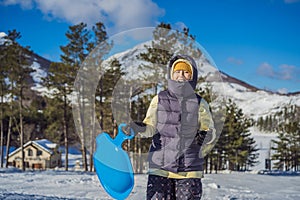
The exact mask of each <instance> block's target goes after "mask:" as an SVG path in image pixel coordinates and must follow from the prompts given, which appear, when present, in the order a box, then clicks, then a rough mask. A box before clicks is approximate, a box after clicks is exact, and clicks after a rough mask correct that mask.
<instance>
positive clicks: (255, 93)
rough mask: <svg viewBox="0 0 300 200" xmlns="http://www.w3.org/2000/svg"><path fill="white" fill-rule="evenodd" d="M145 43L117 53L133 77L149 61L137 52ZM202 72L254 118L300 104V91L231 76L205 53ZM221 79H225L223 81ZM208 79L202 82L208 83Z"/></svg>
mask: <svg viewBox="0 0 300 200" xmlns="http://www.w3.org/2000/svg"><path fill="white" fill-rule="evenodd" d="M144 51H145V48H144V44H140V45H137V46H136V47H134V48H132V49H129V50H127V51H124V52H121V53H118V54H115V55H114V56H113V57H114V58H117V59H118V60H119V61H120V63H121V64H122V66H123V67H124V69H125V71H126V72H127V73H128V74H131V75H132V76H133V79H134V78H135V77H136V76H138V75H140V73H142V72H141V71H139V70H137V69H138V66H139V65H141V64H147V63H145V62H143V61H141V60H139V59H137V55H139V54H140V53H141V52H144ZM196 62H197V65H198V71H199V75H200V76H202V77H205V79H206V80H207V81H208V82H209V83H210V84H211V85H212V86H213V88H212V89H213V92H216V93H217V94H220V95H222V96H225V97H226V98H227V99H229V98H230V99H232V100H233V101H234V102H235V103H236V104H237V106H239V107H240V108H241V109H242V110H243V112H244V114H245V115H246V116H247V117H250V118H253V119H254V120H256V119H258V118H259V117H263V116H266V115H269V114H272V113H275V112H278V111H280V110H281V109H282V108H283V107H285V106H286V105H288V104H293V105H298V106H300V92H298V93H294V94H278V93H273V92H269V91H265V90H262V89H259V88H256V87H254V86H251V85H249V84H247V83H245V82H244V81H241V80H238V79H237V78H234V77H231V76H229V75H228V74H225V73H223V72H220V71H219V70H218V69H217V68H216V67H214V66H213V65H212V64H210V62H209V60H208V59H206V58H205V57H204V56H202V57H201V58H200V59H199V60H197V61H196ZM220 80H221V82H220ZM206 84H207V83H206V82H204V83H203V84H202V85H201V86H202V87H205V85H206Z"/></svg>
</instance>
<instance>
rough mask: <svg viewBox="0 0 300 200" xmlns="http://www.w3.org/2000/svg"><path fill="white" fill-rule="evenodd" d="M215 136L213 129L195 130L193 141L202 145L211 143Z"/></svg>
mask: <svg viewBox="0 0 300 200" xmlns="http://www.w3.org/2000/svg"><path fill="white" fill-rule="evenodd" d="M215 138H216V134H215V131H214V130H213V129H209V130H207V131H200V130H198V131H197V134H196V136H195V141H196V143H197V144H199V145H200V146H202V145H203V144H211V143H212V142H213V141H214V140H215Z"/></svg>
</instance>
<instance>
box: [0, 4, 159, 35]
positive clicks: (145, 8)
mask: <svg viewBox="0 0 300 200" xmlns="http://www.w3.org/2000/svg"><path fill="white" fill-rule="evenodd" d="M2 4H3V5H18V4H19V5H20V6H21V7H22V8H23V9H32V8H33V7H34V8H36V9H39V10H40V11H41V12H42V13H43V14H44V15H45V16H46V17H47V18H48V19H61V20H65V21H67V22H69V23H71V24H77V23H79V22H85V23H87V24H88V25H90V26H91V25H94V24H95V23H96V22H99V21H101V22H103V23H104V24H105V26H106V27H107V28H108V29H109V30H110V32H113V33H116V32H120V31H124V30H128V29H131V28H136V27H145V26H154V25H155V23H156V21H157V19H158V17H160V16H162V15H164V10H163V9H162V8H160V7H158V5H157V4H156V3H154V2H152V0H122V1H120V0H51V1H48V0H47V1H46V0H25V1H24V0H4V1H3V3H2Z"/></svg>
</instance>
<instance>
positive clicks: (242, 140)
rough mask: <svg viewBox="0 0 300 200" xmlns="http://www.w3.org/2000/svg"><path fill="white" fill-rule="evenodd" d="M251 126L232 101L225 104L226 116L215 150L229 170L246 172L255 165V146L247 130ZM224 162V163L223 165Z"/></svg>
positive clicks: (249, 121)
mask: <svg viewBox="0 0 300 200" xmlns="http://www.w3.org/2000/svg"><path fill="white" fill-rule="evenodd" d="M251 125H252V122H251V120H249V119H247V118H246V117H245V116H244V114H243V112H242V110H241V109H239V108H238V107H237V106H236V104H235V103H234V102H232V100H230V99H229V101H228V104H227V115H226V119H225V123H224V127H223V132H222V134H221V136H220V139H219V140H218V143H219V145H218V143H217V147H218V148H220V149H217V151H218V152H219V153H221V155H222V156H223V158H222V159H224V160H223V163H222V165H223V164H227V163H228V164H229V165H228V166H227V169H229V170H246V169H248V167H249V166H253V165H254V164H255V163H256V159H257V157H258V155H257V153H256V151H257V150H258V149H257V148H256V145H255V144H254V143H255V141H254V140H253V138H251V137H250V135H251V134H250V132H249V130H248V128H249V127H250V126H251ZM224 162H225V163H224Z"/></svg>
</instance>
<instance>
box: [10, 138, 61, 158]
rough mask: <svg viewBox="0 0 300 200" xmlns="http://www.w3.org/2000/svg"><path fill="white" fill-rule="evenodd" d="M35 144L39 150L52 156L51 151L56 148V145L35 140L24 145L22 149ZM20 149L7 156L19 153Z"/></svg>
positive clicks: (46, 141)
mask: <svg viewBox="0 0 300 200" xmlns="http://www.w3.org/2000/svg"><path fill="white" fill-rule="evenodd" d="M31 144H35V145H36V146H38V147H39V148H41V149H43V150H44V151H46V152H48V153H50V154H53V149H54V148H56V147H57V144H55V143H53V142H51V141H49V140H47V139H41V140H35V141H29V142H27V143H26V144H24V147H27V146H28V145H31ZM20 150H21V147H19V148H18V149H16V150H15V151H13V152H11V153H10V154H9V156H11V155H13V154H15V153H16V152H18V151H20Z"/></svg>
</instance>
